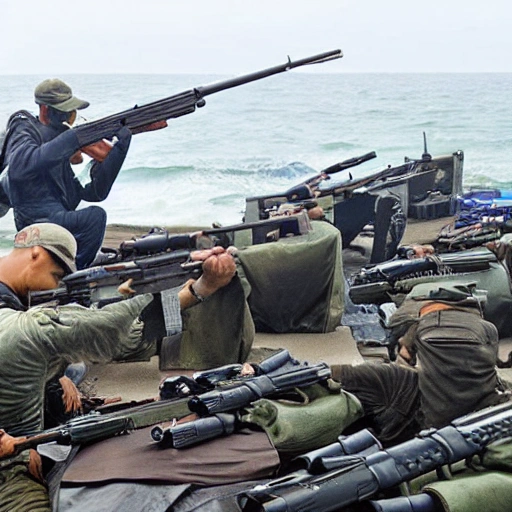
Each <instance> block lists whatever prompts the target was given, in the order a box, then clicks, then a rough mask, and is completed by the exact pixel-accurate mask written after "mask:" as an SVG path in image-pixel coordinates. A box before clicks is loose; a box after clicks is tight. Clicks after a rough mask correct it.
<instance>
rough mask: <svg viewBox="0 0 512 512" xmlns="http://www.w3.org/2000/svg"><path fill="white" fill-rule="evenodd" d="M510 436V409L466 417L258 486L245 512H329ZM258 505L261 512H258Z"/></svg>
mask: <svg viewBox="0 0 512 512" xmlns="http://www.w3.org/2000/svg"><path fill="white" fill-rule="evenodd" d="M511 435H512V403H510V402H507V403H505V404H501V405H497V406H494V407H488V408H487V409H483V410H482V411H479V412H476V413H472V414H469V415H467V416H463V417H462V418H459V419H458V420H455V421H453V422H452V424H451V425H448V426H446V427H443V428H440V429H437V430H436V429H430V430H425V431H422V432H420V433H419V434H418V436H417V437H415V438H414V439H411V440H409V441H406V442H404V443H401V444H398V445H396V446H393V447H391V448H388V449H386V450H379V451H376V452H374V453H372V454H370V455H368V456H361V455H358V454H355V455H348V456H346V457H339V458H338V461H337V462H338V467H337V468H336V469H334V470H332V471H329V472H326V473H324V474H320V475H311V473H310V472H307V471H300V472H296V473H295V474H292V475H288V476H285V477H283V478H281V479H277V480H273V481H271V482H269V483H267V484H265V485H261V486H257V487H256V488H254V489H253V490H251V491H250V492H249V493H247V499H248V501H247V506H246V507H245V508H244V510H261V511H268V512H291V511H305V510H314V511H315V512H331V511H334V510H339V509H340V508H342V507H346V506H348V505H351V504H353V503H357V502H361V501H363V500H366V499H368V498H370V497H372V496H374V495H375V494H376V493H377V492H378V491H379V490H385V489H390V488H392V487H395V486H397V485H399V484H401V483H403V482H406V481H408V480H411V479H413V478H416V477H418V476H421V475H424V474H426V473H429V472H430V471H433V470H436V469H438V468H440V467H442V466H444V465H446V464H453V463H455V462H458V461H461V460H465V459H467V458H468V457H471V456H473V455H475V454H477V453H480V452H482V451H483V450H484V449H485V447H486V446H487V445H489V444H490V443H492V442H494V441H498V440H500V439H503V438H506V437H510V436H511ZM255 503H257V504H259V508H258V509H256V508H255Z"/></svg>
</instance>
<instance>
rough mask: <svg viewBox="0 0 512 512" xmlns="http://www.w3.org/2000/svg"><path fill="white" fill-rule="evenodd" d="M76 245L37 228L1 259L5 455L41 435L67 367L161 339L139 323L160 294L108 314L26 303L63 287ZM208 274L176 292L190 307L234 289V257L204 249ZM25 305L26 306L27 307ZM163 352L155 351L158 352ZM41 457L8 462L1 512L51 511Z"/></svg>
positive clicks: (0, 421) (0, 468) (0, 444)
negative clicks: (52, 384) (53, 387)
mask: <svg viewBox="0 0 512 512" xmlns="http://www.w3.org/2000/svg"><path fill="white" fill-rule="evenodd" d="M75 256H76V241H75V240H74V238H73V236H72V235H71V234H70V233H69V232H68V231H67V230H65V229H64V228H62V227H60V226H57V225H55V224H49V223H41V224H33V225H31V226H28V227H26V228H24V229H23V230H21V231H20V232H19V233H18V234H17V235H16V238H15V242H14V250H13V251H12V252H11V253H9V254H8V255H7V256H5V257H4V258H2V259H0V292H1V295H2V297H3V300H4V302H5V304H4V306H5V307H3V308H0V326H1V329H0V360H1V361H2V364H1V365H0V429H2V431H0V454H2V453H3V454H5V453H9V446H10V442H11V440H12V438H10V436H25V435H27V434H33V433H35V432H38V431H39V430H41V428H42V425H43V407H44V390H45V385H46V383H47V382H48V380H49V379H51V378H53V377H55V376H57V375H58V372H59V371H61V369H62V364H63V363H65V364H69V363H73V362H77V361H86V362H90V363H106V362H110V361H112V360H113V359H116V357H117V356H118V355H119V354H126V353H129V352H130V351H137V350H140V349H141V345H142V349H143V350H147V349H148V347H147V346H146V345H148V344H154V345H156V340H144V339H142V338H143V337H142V323H141V322H140V321H139V320H138V318H139V315H140V314H141V313H142V311H143V310H144V308H145V307H146V306H148V305H149V304H150V303H151V302H152V300H153V295H151V294H145V295H139V296H136V297H133V298H131V299H127V300H124V301H121V302H117V303H114V304H110V305H108V306H105V307H103V308H101V309H89V308H84V307H81V306H78V305H67V306H60V307H57V308H53V307H43V306H40V307H34V308H29V309H26V307H25V304H23V301H24V300H25V299H26V297H27V296H28V294H29V292H31V291H38V290H47V289H52V288H56V287H57V286H58V285H59V282H60V280H61V279H62V277H63V276H64V275H65V274H66V273H69V272H70V271H74V270H75V269H76V267H75V263H74V259H75ZM196 258H198V259H201V260H203V261H204V263H203V274H202V276H201V277H200V278H199V279H198V280H197V281H193V282H190V283H188V284H187V286H185V287H183V288H182V289H181V290H179V292H178V291H176V296H177V303H178V304H179V306H180V307H181V309H186V308H188V307H190V306H192V305H194V304H196V303H198V302H199V299H198V297H207V296H209V295H211V294H213V293H214V292H215V291H216V290H217V289H219V288H222V287H223V286H225V285H227V284H228V283H229V282H230V281H231V279H232V277H233V276H234V274H235V270H236V267H235V263H234V260H233V258H232V256H231V255H230V254H229V253H227V252H225V251H224V250H223V249H221V248H215V249H214V250H211V251H202V252H200V253H199V254H197V255H196ZM20 304H21V306H22V307H21V308H20V307H19V305H20ZM155 352H156V348H153V353H155ZM37 468H40V459H39V456H38V454H37V453H36V452H35V451H33V450H31V451H26V452H22V453H21V454H19V455H18V456H14V457H11V458H4V459H3V460H0V511H2V512H3V511H6V512H7V511H9V512H13V511H26V510H30V511H32V512H33V511H47V510H50V509H51V507H50V504H49V500H48V494H47V490H46V486H45V485H44V483H43V482H42V481H41V480H40V479H39V477H40V473H41V472H40V471H39V470H38V469H37Z"/></svg>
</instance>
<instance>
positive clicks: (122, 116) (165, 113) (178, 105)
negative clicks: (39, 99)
mask: <svg viewBox="0 0 512 512" xmlns="http://www.w3.org/2000/svg"><path fill="white" fill-rule="evenodd" d="M341 57H343V52H342V51H341V50H332V51H329V52H325V53H321V54H318V55H313V56H312V57H306V58H303V59H299V60H295V61H292V60H290V58H288V62H286V63H284V64H280V65H278V66H274V67H271V68H268V69H263V70H261V71H256V72H254V73H249V74H247V75H242V76H239V77H235V78H231V79H229V80H223V81H219V82H216V83H213V84H210V85H204V86H199V87H195V88H193V89H190V90H188V91H184V92H182V93H179V94H176V95H174V96H170V97H168V98H164V99H161V100H158V101H154V102H152V103H148V104H146V105H141V106H138V105H135V106H134V107H133V108H131V109H128V110H125V111H123V112H119V113H117V114H113V115H111V116H108V117H104V118H102V119H98V120H97V121H90V122H88V123H85V124H82V125H80V126H77V127H76V128H73V129H74V130H76V134H77V136H78V140H79V141H80V144H81V146H87V145H89V144H92V143H93V142H96V141H98V140H100V139H102V138H107V139H109V138H111V137H113V136H114V135H115V134H116V133H117V132H118V131H119V129H120V128H121V127H122V126H127V127H128V128H130V129H136V128H140V127H142V126H147V125H148V124H151V123H154V122H156V121H162V120H166V119H173V118H176V117H180V116H184V115H186V114H191V113H192V112H194V111H195V109H196V107H203V106H204V105H205V100H204V98H205V96H208V95H210V94H214V93H216V92H220V91H224V90H226V89H231V88H232V87H238V86H239V85H243V84H247V83H249V82H254V81H255V80H261V79H262V78H266V77H268V76H272V75H276V74H278V73H283V72H285V71H288V70H290V69H293V68H297V67H300V66H305V65H308V64H319V63H322V62H328V61H330V60H334V59H339V58H341Z"/></svg>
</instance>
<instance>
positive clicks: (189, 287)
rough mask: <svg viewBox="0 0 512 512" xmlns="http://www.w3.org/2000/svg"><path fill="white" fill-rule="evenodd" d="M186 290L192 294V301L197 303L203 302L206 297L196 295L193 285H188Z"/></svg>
mask: <svg viewBox="0 0 512 512" xmlns="http://www.w3.org/2000/svg"><path fill="white" fill-rule="evenodd" d="M188 290H189V292H190V293H191V294H192V296H193V297H194V299H196V300H197V302H204V301H205V300H206V299H207V297H203V296H202V295H199V293H197V292H196V291H195V290H194V283H190V284H189V285H188Z"/></svg>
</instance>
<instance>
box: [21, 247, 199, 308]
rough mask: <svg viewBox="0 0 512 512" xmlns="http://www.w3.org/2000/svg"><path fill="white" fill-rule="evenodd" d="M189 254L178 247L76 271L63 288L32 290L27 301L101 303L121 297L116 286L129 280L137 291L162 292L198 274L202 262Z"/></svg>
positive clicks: (31, 303)
mask: <svg viewBox="0 0 512 512" xmlns="http://www.w3.org/2000/svg"><path fill="white" fill-rule="evenodd" d="M189 257H190V252H189V251H187V250H179V251H172V252H167V253H162V254H157V255H155V256H150V257H146V258H138V259H134V260H131V261H125V262H118V263H112V264H109V265H101V266H96V267H91V268H86V269H83V270H79V271H77V272H73V273H72V274H69V275H68V276H66V277H64V279H63V282H64V287H63V288H57V289H55V290H47V291H41V292H32V293H31V294H30V295H29V304H30V305H37V304H43V303H49V302H50V303H51V302H53V303H56V304H61V305H62V304H68V303H71V302H75V303H78V304H82V305H84V306H90V305H91V304H93V303H99V304H100V305H104V304H107V303H109V302H115V301H118V300H121V299H123V298H124V297H123V295H121V294H120V293H119V291H118V287H119V285H121V284H122V283H124V282H125V281H127V280H128V279H132V280H133V282H132V286H133V287H134V288H135V289H136V292H137V293H138V294H139V293H156V292H161V291H163V290H167V289H169V288H174V287H176V286H180V285H181V284H183V283H185V282H186V281H187V280H188V279H190V278H197V277H198V276H199V275H200V273H201V266H202V262H192V261H190V258H189Z"/></svg>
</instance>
